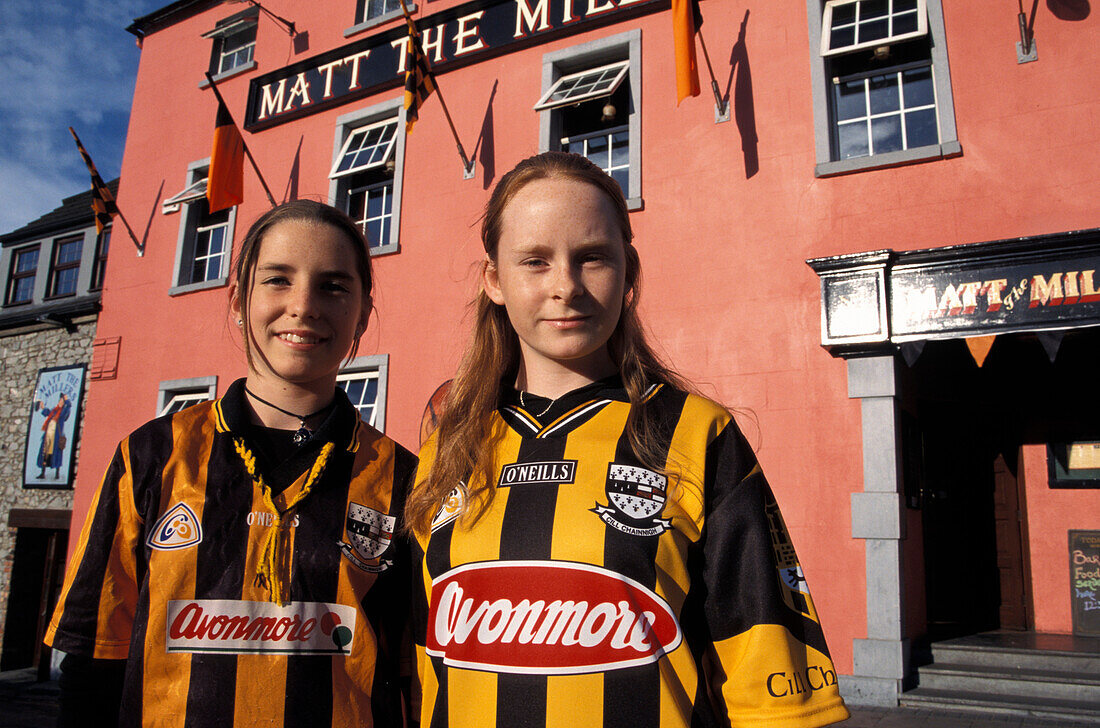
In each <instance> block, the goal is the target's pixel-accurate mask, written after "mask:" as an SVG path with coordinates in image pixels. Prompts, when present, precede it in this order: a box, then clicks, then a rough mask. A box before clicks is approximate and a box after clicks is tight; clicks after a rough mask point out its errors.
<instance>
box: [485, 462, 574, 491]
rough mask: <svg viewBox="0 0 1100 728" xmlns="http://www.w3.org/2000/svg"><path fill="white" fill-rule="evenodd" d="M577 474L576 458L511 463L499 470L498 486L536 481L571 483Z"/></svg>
mask: <svg viewBox="0 0 1100 728" xmlns="http://www.w3.org/2000/svg"><path fill="white" fill-rule="evenodd" d="M576 475H577V461H576V460H549V461H545V462H538V463H512V464H511V465H505V466H504V467H503V468H502V469H501V471H500V482H499V483H497V487H499V488H507V487H508V486H510V485H534V484H537V483H572V482H573V480H574V479H575V478H576Z"/></svg>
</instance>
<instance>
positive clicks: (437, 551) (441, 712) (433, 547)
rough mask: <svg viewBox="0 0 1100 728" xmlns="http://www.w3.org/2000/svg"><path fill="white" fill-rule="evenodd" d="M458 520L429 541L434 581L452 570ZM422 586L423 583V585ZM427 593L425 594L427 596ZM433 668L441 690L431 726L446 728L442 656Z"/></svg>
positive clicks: (427, 559)
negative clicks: (453, 537) (452, 546)
mask: <svg viewBox="0 0 1100 728" xmlns="http://www.w3.org/2000/svg"><path fill="white" fill-rule="evenodd" d="M456 522H457V520H452V521H451V522H450V523H447V524H445V525H443V526H440V527H439V528H438V529H437V530H435V531H433V532H432V534H431V538H430V540H429V541H428V552H427V553H426V554H425V555H424V562H425V563H426V564H427V567H428V576H429V578H430V579H432V580H433V581H434V580H436V579H438V578H439V577H440V576H441V575H442V574H445V573H447V572H448V571H450V570H451V537H452V536H453V535H454V529H455V523H456ZM421 578H422V577H421V576H420V575H419V574H418V575H417V583H420V580H421ZM421 587H422V585H421ZM423 591H424V590H423V588H418V589H417V598H419V597H420V595H421V593H423ZM426 596H427V595H425V598H426ZM427 614H428V608H427V605H426V604H425V605H424V630H425V631H423V632H418V634H421V635H425V636H426V635H427ZM431 662H432V669H433V670H435V679H436V682H437V683H439V690H438V692H437V693H436V696H435V705H433V706H432V723H431V727H430V728H446V727H447V725H448V721H449V717H448V715H447V699H448V696H447V667H446V665H444V664H443V660H442V658H439V657H432V658H431Z"/></svg>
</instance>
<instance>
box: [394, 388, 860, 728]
mask: <svg viewBox="0 0 1100 728" xmlns="http://www.w3.org/2000/svg"><path fill="white" fill-rule="evenodd" d="M647 397H648V404H647V405H646V406H648V407H652V408H653V410H654V414H655V415H656V422H657V423H658V426H659V428H660V431H661V432H663V433H664V435H663V440H664V442H663V445H664V449H665V467H664V468H663V470H662V471H661V472H655V471H654V470H651V469H648V468H646V467H644V466H642V465H641V464H640V463H639V462H638V460H637V459H636V458H635V457H634V456H633V454H632V450H631V448H630V447H629V445H628V441H627V437H626V434H625V427H626V422H627V414H628V412H629V408H630V406H631V405H630V404H629V401H628V399H627V396H626V393H625V391H624V390H623V389H622V387H621V384H620V383H619V382H618V381H617V380H614V381H610V382H609V381H604V382H597V383H596V384H594V385H591V386H589V387H585V388H582V389H580V390H577V391H575V392H572V393H570V394H567V395H565V396H564V397H561V398H559V399H558V400H556V401H554V402H553V403H551V404H550V405H549V409H548V410H546V411H545V412H540V410H541V408H542V407H543V406H545V405H544V404H543V403H545V402H546V400H543V401H542V402H540V403H539V404H538V405H537V406H529V407H524V406H523V405H522V402H521V401H520V400H517V399H516V398H515V397H514V396H511V395H506V397H505V402H504V404H503V406H502V407H501V408H500V409H499V410H498V412H497V417H496V421H495V423H494V433H493V440H492V441H493V442H495V443H496V445H495V452H496V456H497V460H496V462H497V464H496V467H495V472H494V475H493V478H494V480H495V481H496V482H495V486H496V495H495V498H494V499H493V501H492V503H491V505H490V506H489V508H488V510H486V512H485V513H484V515H482V516H481V518H480V519H478V520H477V521H476V522H473V523H471V522H470V519H469V518H468V517H466V516H464V515H463V514H462V512H463V501H464V499H465V493H466V492H467V491H466V488H465V486H463V485H460V486H459V487H457V488H456V489H455V490H454V491H453V492H452V494H451V496H450V498H449V499H448V501H447V502H446V503H444V504H443V506H442V508H441V509H440V511H439V514H438V515H437V516H436V518H435V522H434V523H433V525H432V529H431V532H430V534H429V535H427V536H426V537H420V538H418V540H417V548H416V549H415V550H416V558H417V559H419V561H420V563H419V566H417V565H415V564H414V568H416V569H417V571H418V572H419V573H420V575H421V578H422V582H423V583H422V587H421V588H420V589H418V590H417V593H416V595H415V596H414V603H413V615H414V618H413V621H414V634H415V636H416V643H417V644H416V648H417V662H418V674H419V679H420V692H421V726H423V728H429V727H430V728H443V727H448V728H473V727H474V726H477V727H478V728H484V727H485V726H496V727H497V728H511V727H512V726H540V727H541V726H547V727H558V726H601V727H604V728H612V727H615V726H623V727H624V728H625V727H626V726H630V727H631V728H636V727H638V726H642V727H652V728H673V727H674V726H722V725H732V726H769V727H771V728H787V727H795V726H798V727H808V726H820V725H826V724H829V723H833V722H836V721H840V720H843V719H845V718H847V717H848V713H847V710H846V709H845V707H844V704H843V701H842V700H841V698H840V694H839V690H838V686H837V676H836V671H835V669H834V668H833V665H832V662H831V659H830V657H829V652H828V648H827V647H826V644H825V638H824V636H823V634H822V630H821V626H820V624H819V620H818V615H817V613H816V611H815V609H814V605H813V601H812V600H811V599H810V594H809V591H808V589H807V587H806V581H805V579H804V578H803V575H802V570H801V567H800V566H799V563H798V560H797V558H796V556H795V553H794V549H793V547H792V545H791V541H790V538H789V536H788V533H787V529H786V527H785V526H784V523H783V518H782V516H781V515H780V513H779V508H778V506H777V505H776V502H775V499H774V498H773V497H772V493H771V490H770V488H769V486H768V484H767V482H766V481H765V479H764V476H763V474H762V473H761V470H760V467H759V465H758V464H757V461H756V458H755V456H754V454H753V452H752V449H751V448H750V447H749V445H748V444H747V442H746V441H745V439H744V437H743V436H742V435H741V433H740V431H739V430H738V428H737V425H736V424H735V423H734V422H733V421H732V419H731V417H730V415H729V413H728V412H727V411H726V410H724V409H723V408H721V407H719V406H718V405H716V404H714V403H713V402H710V401H708V400H706V399H704V398H701V397H698V396H695V395H689V394H686V393H684V392H680V391H676V390H675V389H673V388H670V387H667V386H655V387H653V388H651V390H650V391H649V392H648V393H647ZM528 405H530V402H528ZM532 412H540V414H539V415H536V414H533V413H532ZM434 448H435V443H434V440H430V441H429V442H428V443H427V445H426V446H425V448H424V450H423V451H422V452H421V465H420V467H421V472H422V473H424V472H427V469H428V468H430V467H431V465H432V461H433V458H434V456H435V449H434Z"/></svg>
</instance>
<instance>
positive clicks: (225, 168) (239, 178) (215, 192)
mask: <svg viewBox="0 0 1100 728" xmlns="http://www.w3.org/2000/svg"><path fill="white" fill-rule="evenodd" d="M206 199H207V201H208V202H209V203H210V212H217V211H218V210H224V209H225V208H227V207H233V206H234V205H239V204H241V202H242V201H244V138H243V137H241V132H240V130H239V129H237V125H236V124H234V123H233V117H232V116H230V115H229V109H227V108H225V104H223V103H222V101H221V99H220V98H219V99H218V118H217V121H216V122H215V124H214V146H213V149H212V150H211V152H210V174H209V176H208V177H207V180H206Z"/></svg>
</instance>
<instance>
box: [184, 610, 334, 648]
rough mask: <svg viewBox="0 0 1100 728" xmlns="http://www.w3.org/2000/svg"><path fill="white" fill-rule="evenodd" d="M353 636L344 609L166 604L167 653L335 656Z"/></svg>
mask: <svg viewBox="0 0 1100 728" xmlns="http://www.w3.org/2000/svg"><path fill="white" fill-rule="evenodd" d="M354 636H355V609H354V607H349V606H347V605H344V604H326V603H324V602H291V603H290V604H288V605H286V606H285V607H280V606H278V605H277V604H272V603H270V602H242V601H236V600H233V599H189V600H188V599H185V600H173V601H170V602H168V652H218V653H230V654H248V653H274V654H289V653H294V654H305V655H338V654H347V653H349V652H351V648H352V639H353V638H354Z"/></svg>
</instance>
